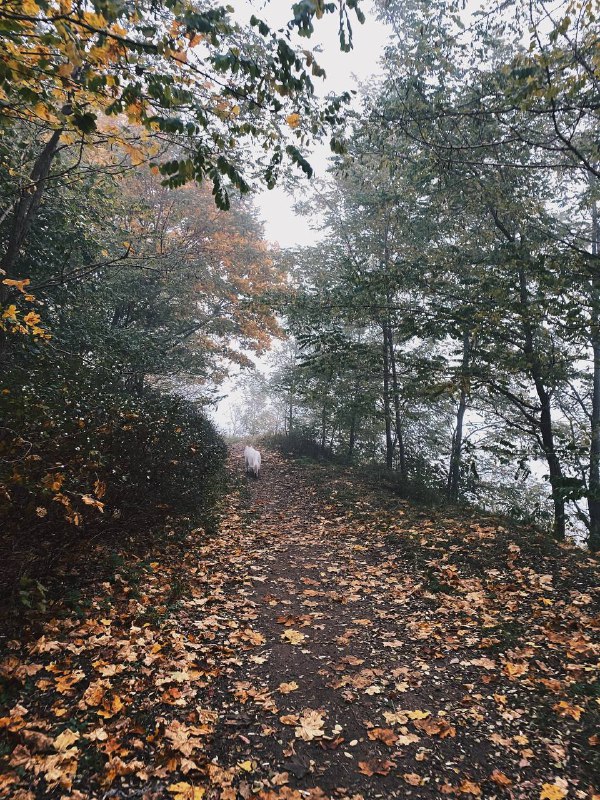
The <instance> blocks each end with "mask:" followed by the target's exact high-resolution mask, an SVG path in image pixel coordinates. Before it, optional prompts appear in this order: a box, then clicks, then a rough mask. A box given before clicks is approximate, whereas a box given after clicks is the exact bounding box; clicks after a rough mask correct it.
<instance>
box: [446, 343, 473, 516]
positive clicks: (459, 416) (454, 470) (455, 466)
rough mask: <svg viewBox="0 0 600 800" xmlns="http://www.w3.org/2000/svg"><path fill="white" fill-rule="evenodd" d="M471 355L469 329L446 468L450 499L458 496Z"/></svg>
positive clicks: (464, 348)
mask: <svg viewBox="0 0 600 800" xmlns="http://www.w3.org/2000/svg"><path fill="white" fill-rule="evenodd" d="M470 356H471V339H470V336H469V331H468V330H466V331H464V333H463V352H462V365H461V373H460V397H459V401H458V409H457V411H456V427H455V429H454V436H453V437H452V452H451V453H450V466H449V468H448V497H449V498H450V499H451V500H456V499H457V498H458V492H459V489H460V467H461V460H462V444H463V422H464V418H465V411H466V410H467V397H468V391H469V359H470Z"/></svg>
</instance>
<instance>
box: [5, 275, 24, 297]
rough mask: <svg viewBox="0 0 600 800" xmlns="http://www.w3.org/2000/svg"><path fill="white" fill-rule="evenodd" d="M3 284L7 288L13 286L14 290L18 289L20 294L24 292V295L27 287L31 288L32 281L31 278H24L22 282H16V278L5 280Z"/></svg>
mask: <svg viewBox="0 0 600 800" xmlns="http://www.w3.org/2000/svg"><path fill="white" fill-rule="evenodd" d="M2 283H3V284H4V285H5V286H12V287H13V288H15V289H18V290H19V291H20V292H23V294H25V287H26V286H29V284H30V283H31V281H30V280H29V278H24V279H23V280H22V281H18V280H15V278H4V280H3V281H2Z"/></svg>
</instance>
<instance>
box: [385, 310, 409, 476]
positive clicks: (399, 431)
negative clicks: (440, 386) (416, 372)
mask: <svg viewBox="0 0 600 800" xmlns="http://www.w3.org/2000/svg"><path fill="white" fill-rule="evenodd" d="M386 329H387V342H388V349H389V358H390V366H391V368H392V369H391V378H392V397H393V399H394V421H395V423H396V425H395V427H396V441H397V442H398V457H399V459H400V477H401V478H402V480H406V452H405V450H404V431H403V426H402V417H401V414H400V390H399V388H398V373H397V371H396V356H395V354H394V339H393V334H392V327H391V325H390V323H389V322H388V323H387V325H386Z"/></svg>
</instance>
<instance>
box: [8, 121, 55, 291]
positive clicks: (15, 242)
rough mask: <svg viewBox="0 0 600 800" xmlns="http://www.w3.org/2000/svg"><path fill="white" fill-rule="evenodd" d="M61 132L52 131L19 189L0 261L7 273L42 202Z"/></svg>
mask: <svg viewBox="0 0 600 800" xmlns="http://www.w3.org/2000/svg"><path fill="white" fill-rule="evenodd" d="M61 133H62V130H57V131H54V133H53V134H52V136H51V137H50V139H48V141H47V142H46V144H45V146H44V149H43V150H42V152H41V153H40V154H39V156H38V157H37V159H36V162H35V164H34V165H33V169H32V171H31V175H30V176H29V177H30V180H29V185H28V186H27V188H26V189H24V190H22V191H21V194H20V197H19V199H18V201H17V204H16V206H15V210H14V213H13V217H12V220H11V227H10V232H9V234H8V243H7V246H6V250H5V252H4V255H3V256H2V261H1V262H0V267H2V269H3V270H4V271H5V272H6V273H7V274H8V275H12V273H13V268H14V266H15V263H16V261H17V258H18V256H19V250H20V249H21V247H22V245H23V242H24V241H25V237H26V236H27V233H28V232H29V229H30V228H31V224H32V222H33V220H34V219H35V217H36V214H37V211H38V209H39V207H40V203H41V202H42V196H43V194H44V189H45V188H46V182H47V180H48V175H49V174H50V167H51V166H52V161H53V159H54V156H55V155H56V152H57V150H58V143H59V141H60V135H61ZM2 299H4V298H2Z"/></svg>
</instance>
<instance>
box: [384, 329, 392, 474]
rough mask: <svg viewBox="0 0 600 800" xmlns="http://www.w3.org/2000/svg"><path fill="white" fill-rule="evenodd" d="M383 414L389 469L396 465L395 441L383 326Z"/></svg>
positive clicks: (385, 336)
mask: <svg viewBox="0 0 600 800" xmlns="http://www.w3.org/2000/svg"><path fill="white" fill-rule="evenodd" d="M383 416H384V419H385V463H386V466H387V468H388V469H389V470H391V469H393V467H394V442H393V440H392V415H391V409H390V365H389V356H388V343H387V330H386V326H385V325H384V326H383Z"/></svg>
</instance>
